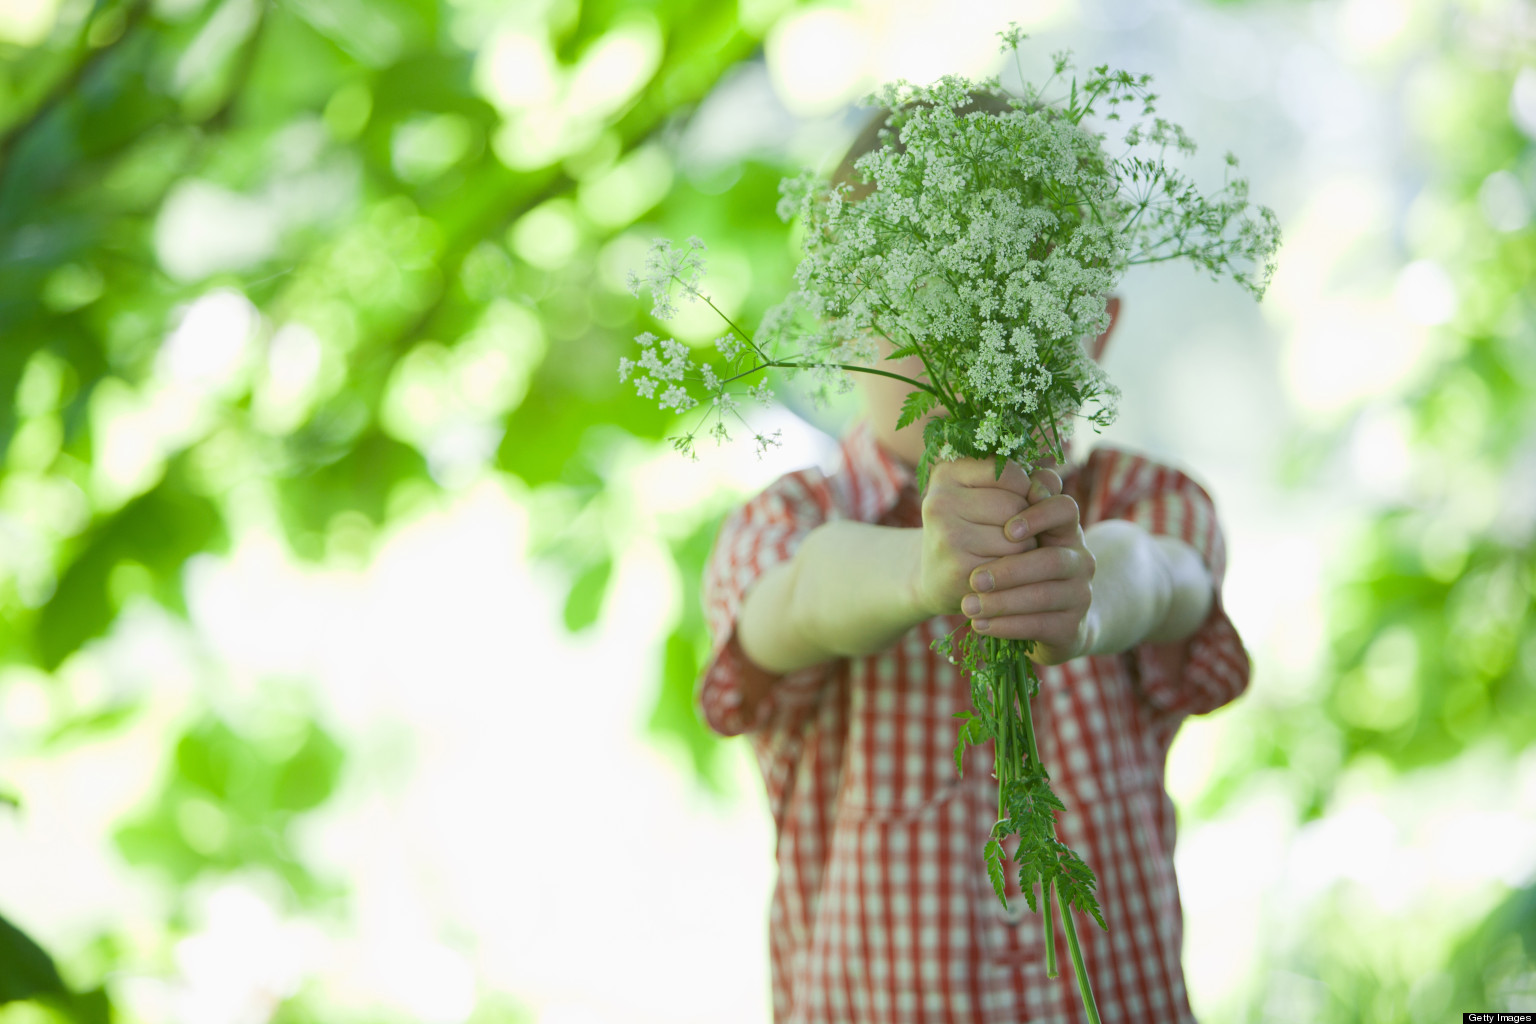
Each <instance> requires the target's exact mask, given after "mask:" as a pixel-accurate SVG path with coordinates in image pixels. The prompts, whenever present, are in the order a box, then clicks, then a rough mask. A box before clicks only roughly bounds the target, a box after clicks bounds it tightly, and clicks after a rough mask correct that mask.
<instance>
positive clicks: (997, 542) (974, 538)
mask: <svg viewBox="0 0 1536 1024" xmlns="http://www.w3.org/2000/svg"><path fill="white" fill-rule="evenodd" d="M944 541H945V543H947V544H948V545H949V547H951V548H952V549H954V550H955V551H957V552H965V553H966V554H968V555H971V556H972V557H973V558H977V559H981V560H983V561H987V562H990V561H993V560H995V559H998V558H1002V557H1003V556H1004V555H1017V554H1021V553H1023V552H1025V551H1032V550H1034V548H1035V547H1036V546H1037V545H1036V542H1035V539H1034V538H1033V537H1027V538H1025V539H1024V540H1022V541H1018V540H1009V539H1008V538H1007V537H1004V536H1003V532H1002V531H1001V530H999V529H998V528H997V527H996V526H987V525H980V524H977V523H968V522H965V521H964V520H961V521H959V522H956V523H952V524H950V526H949V528H948V529H947V530H945V532H944ZM1063 550H1071V549H1070V548H1068V549H1063Z"/></svg>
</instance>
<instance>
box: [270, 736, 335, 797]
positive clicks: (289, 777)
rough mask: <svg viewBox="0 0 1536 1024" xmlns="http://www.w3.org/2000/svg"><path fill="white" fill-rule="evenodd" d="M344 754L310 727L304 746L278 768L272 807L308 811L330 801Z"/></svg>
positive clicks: (273, 788)
mask: <svg viewBox="0 0 1536 1024" xmlns="http://www.w3.org/2000/svg"><path fill="white" fill-rule="evenodd" d="M344 758H345V753H344V752H343V751H342V749H341V746H340V745H339V744H338V743H337V742H336V741H335V740H334V739H332V738H331V735H330V734H329V733H327V732H326V731H325V730H324V729H321V728H320V727H319V726H317V725H314V724H313V723H311V725H310V727H309V731H308V734H307V735H306V736H305V737H304V742H303V744H302V745H301V746H300V747H299V749H298V750H296V751H294V753H293V756H292V757H290V758H288V759H287V760H286V761H284V762H282V764H281V765H279V766H278V769H277V774H276V777H275V778H274V779H273V786H272V806H273V807H274V808H275V809H277V810H282V811H295V812H298V811H308V810H312V809H313V808H316V807H319V806H320V805H321V804H323V803H325V802H326V801H327V800H329V799H330V797H331V794H332V793H333V792H335V790H336V782H337V780H338V779H339V778H340V777H341V763H342V761H343V760H344Z"/></svg>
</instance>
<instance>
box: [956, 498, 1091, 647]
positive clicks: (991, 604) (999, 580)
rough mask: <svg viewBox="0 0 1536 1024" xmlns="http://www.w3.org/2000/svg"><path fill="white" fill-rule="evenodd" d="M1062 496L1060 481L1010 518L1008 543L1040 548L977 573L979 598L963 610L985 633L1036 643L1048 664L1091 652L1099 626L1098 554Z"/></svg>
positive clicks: (974, 575)
mask: <svg viewBox="0 0 1536 1024" xmlns="http://www.w3.org/2000/svg"><path fill="white" fill-rule="evenodd" d="M1053 475H1054V474H1053ZM1060 491H1061V485H1060V482H1059V480H1058V482H1057V485H1056V487H1055V488H1053V489H1052V490H1051V494H1050V495H1049V496H1047V497H1044V498H1043V499H1037V500H1034V501H1033V502H1032V503H1031V504H1030V505H1029V506H1028V507H1027V508H1024V509H1021V510H1020V511H1019V512H1018V513H1016V514H1015V515H1013V516H1011V517H1009V519H1008V522H1007V525H1006V526H1005V527H1004V530H1003V531H1002V532H1003V534H1004V536H1003V537H1002V538H1000V540H1001V541H1007V542H1010V543H1014V544H1018V543H1020V541H1021V540H1023V541H1028V540H1033V541H1036V542H1037V543H1036V544H1034V545H1031V546H1029V547H1027V548H1022V549H1018V550H1015V551H1011V552H1006V553H1004V554H1003V555H1000V556H999V557H998V558H996V559H995V560H993V561H990V562H987V563H986V564H985V565H982V566H978V567H977V568H976V569H975V570H974V571H973V572H972V573H971V576H970V584H971V587H972V589H973V590H975V593H974V594H971V595H969V596H967V597H966V598H965V599H964V601H963V602H962V607H961V610H962V611H963V612H964V613H965V614H966V615H967V616H969V617H970V619H971V626H972V628H974V629H975V630H976V631H977V632H978V633H984V634H986V635H987V636H995V637H1003V638H1006V639H1011V640H1033V641H1035V649H1034V652H1033V654H1032V657H1033V658H1034V659H1035V660H1036V661H1038V662H1041V663H1042V664H1046V665H1058V664H1060V663H1061V662H1064V661H1070V660H1071V659H1073V658H1076V657H1078V656H1079V655H1081V654H1083V653H1085V652H1086V651H1088V650H1089V649H1091V647H1092V646H1093V642H1094V632H1095V629H1096V621H1097V620H1096V619H1095V618H1094V616H1093V615H1092V614H1091V612H1092V605H1093V588H1092V585H1091V581H1092V579H1093V573H1094V559H1093V553H1092V552H1090V551H1089V550H1088V547H1087V545H1086V544H1085V543H1084V540H1083V528H1082V524H1081V523H1080V522H1079V520H1078V508H1077V502H1076V501H1074V500H1073V499H1072V498H1071V497H1070V496H1069V495H1065V494H1062V493H1060ZM1014 538H1018V539H1014Z"/></svg>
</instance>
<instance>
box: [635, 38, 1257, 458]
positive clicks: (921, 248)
mask: <svg viewBox="0 0 1536 1024" xmlns="http://www.w3.org/2000/svg"><path fill="white" fill-rule="evenodd" d="M1003 39H1004V48H1005V52H1007V51H1008V50H1010V49H1011V48H1014V47H1016V46H1017V45H1018V43H1019V41H1020V40H1022V39H1023V35H1022V34H1021V33H1019V32H1018V31H1017V30H1016V29H1015V30H1011V31H1010V32H1008V33H1003ZM1053 64H1054V69H1055V70H1054V75H1053V77H1052V79H1051V80H1050V81H1048V82H1047V83H1046V84H1045V85H1044V86H1040V87H1036V86H1034V85H1030V84H1026V85H1024V87H1023V89H1022V91H1021V93H1020V94H1018V95H1012V94H1009V93H1007V92H1005V91H1004V90H1003V89H1002V88H1001V86H1000V84H999V82H998V81H997V80H996V79H987V80H983V81H980V82H973V81H970V80H968V79H965V78H961V77H957V76H947V77H944V78H941V79H939V80H938V81H937V82H935V83H933V84H931V85H913V84H912V83H909V82H895V83H891V84H889V85H885V86H883V87H881V88H880V89H878V90H877V91H876V92H875V93H874V94H873V95H872V96H870V97H869V98H868V99H867V101H866V102H868V103H869V104H870V105H873V106H877V107H879V108H882V109H884V110H886V111H888V112H890V113H889V115H888V117H887V119H886V122H885V125H884V127H883V128H882V130H881V132H880V145H879V146H877V147H876V148H874V149H873V150H871V151H870V152H868V153H865V154H864V155H863V156H861V157H859V159H858V160H857V161H855V163H854V169H855V174H856V176H857V178H858V179H860V181H861V182H862V188H861V190H860V193H859V194H858V198H857V199H856V200H855V190H854V189H853V188H852V187H851V186H850V185H848V184H833V183H831V182H828V181H825V180H823V179H821V178H818V177H817V176H815V175H813V174H811V173H809V172H807V173H803V174H800V175H797V176H795V177H792V178H787V179H785V180H784V181H783V182H782V183H781V184H780V187H779V196H780V198H779V204H778V213H779V215H780V217H782V218H783V219H785V220H793V219H799V221H800V223H801V226H802V229H803V236H804V239H805V242H804V255H803V258H802V260H801V262H800V265H799V266H798V267H797V268H796V271H795V287H794V290H793V291H792V292H791V294H790V295H789V296H788V297H787V298H786V299H785V300H784V301H783V302H781V303H779V304H778V305H776V306H774V307H773V308H771V309H770V310H769V311H768V312H767V313H766V314H764V316H763V317H762V319H761V322H760V323H759V325H758V328H757V330H756V332H755V334H748V333H747V332H745V331H743V330H742V329H741V328H740V327H739V326H738V325H737V324H735V323H734V322H731V321H730V320H729V319H728V318H725V317H724V314H722V319H724V320H725V322H726V324H727V326H729V327H730V330H729V331H728V332H727V333H726V334H725V335H724V336H722V337H721V338H719V339H717V340H716V342H715V345H714V348H715V351H716V352H717V353H718V354H719V356H720V358H721V359H723V360H724V361H725V364H726V365H727V366H728V367H729V368H730V371H729V372H726V371H725V370H719V371H717V370H715V369H714V368H712V367H709V366H706V365H705V364H703V363H697V364H695V363H694V362H692V361H691V359H690V357H689V355H688V353H687V351H686V346H683V345H681V344H680V343H678V342H675V341H670V340H668V341H658V340H657V339H655V338H654V337H653V336H650V335H641V337H640V338H639V339H637V340H639V341H640V343H641V348H642V352H641V356H640V361H639V363H638V364H635V365H636V366H638V367H639V368H640V369H643V370H645V371H646V372H647V373H649V374H650V375H651V378H654V379H655V380H659V381H662V382H664V383H665V384H666V385H668V386H667V387H666V388H665V389H664V390H663V391H662V397H661V400H662V402H663V403H664V404H665V405H666V407H668V408H683V407H684V405H683V403H682V402H681V400H680V398H678V397H677V394H676V392H677V390H678V389H681V388H686V387H692V386H702V388H703V390H704V391H705V392H706V393H707V394H709V395H711V396H712V401H710V402H709V403H708V409H707V412H708V414H709V415H712V416H714V417H715V419H716V421H717V422H722V421H723V419H724V418H725V417H728V416H734V417H737V418H740V417H741V412H740V410H739V408H738V407H737V405H736V404H735V403H734V402H732V401H728V400H727V398H728V391H727V389H728V387H729V386H731V385H733V384H735V383H736V382H738V381H745V379H746V378H748V377H750V376H752V375H753V374H756V373H759V372H761V371H763V370H766V369H768V368H770V367H781V368H784V369H787V370H790V371H794V370H809V371H811V380H812V385H811V388H810V391H811V397H812V400H813V401H816V400H818V398H822V397H825V396H829V395H831V394H834V393H838V392H842V391H846V390H847V389H848V388H850V387H851V386H852V384H851V380H850V377H849V371H860V370H864V371H871V370H872V371H878V372H889V371H884V370H883V369H882V367H881V366H880V365H879V358H878V355H879V353H878V350H877V346H876V339H885V340H887V341H889V342H890V343H891V344H892V345H893V346H894V347H895V350H896V352H897V354H899V355H904V356H918V357H921V359H922V362H923V364H924V366H925V368H926V370H927V372H926V374H925V375H924V378H923V379H922V380H911V381H910V383H911V384H912V386H913V387H914V388H915V389H918V390H919V391H921V392H922V393H923V394H924V395H925V399H924V401H925V402H926V403H927V404H926V405H925V406H924V408H925V409H932V408H934V407H937V406H942V407H943V410H944V414H943V415H942V416H941V417H939V418H938V420H937V421H932V420H931V421H930V426H931V425H932V423H933V422H939V423H940V424H941V425H940V426H939V427H937V428H933V434H932V436H931V437H927V436H926V435H925V452H924V458H923V461H922V463H921V464H920V465H919V467H918V476H919V480H920V481H921V480H924V479H925V478H926V475H927V471H928V468H929V466H930V464H931V462H932V461H933V459H935V458H961V457H965V458H998V459H1003V458H1009V459H1013V460H1015V461H1018V462H1020V463H1022V464H1024V465H1027V466H1028V465H1034V464H1035V463H1037V462H1038V461H1040V460H1041V459H1042V458H1045V457H1046V456H1053V457H1055V458H1056V459H1057V460H1058V461H1061V460H1064V458H1065V453H1064V452H1063V450H1062V446H1063V443H1064V442H1063V439H1064V438H1065V437H1066V436H1067V434H1068V433H1069V432H1070V429H1071V426H1072V424H1073V423H1074V422H1075V421H1076V420H1078V419H1087V420H1088V421H1089V422H1091V423H1092V424H1093V425H1094V426H1095V427H1101V426H1104V425H1106V424H1108V423H1109V422H1110V421H1112V420H1113V418H1114V415H1115V410H1116V406H1117V403H1118V398H1119V392H1118V391H1117V390H1116V389H1115V387H1114V386H1113V385H1112V384H1111V383H1110V382H1109V380H1108V379H1107V378H1106V377H1105V376H1104V373H1103V371H1102V370H1101V369H1100V368H1099V367H1098V366H1097V364H1095V363H1094V362H1093V360H1092V359H1091V358H1089V357H1088V355H1087V353H1086V351H1085V349H1084V342H1085V340H1087V339H1091V338H1093V337H1096V336H1097V335H1099V334H1100V333H1102V332H1103V331H1104V329H1105V328H1106V327H1107V325H1108V322H1109V317H1108V315H1107V312H1106V299H1107V296H1108V295H1109V293H1110V291H1111V290H1112V289H1113V288H1114V287H1115V285H1116V282H1118V281H1119V279H1120V277H1121V275H1123V274H1124V272H1125V271H1126V270H1127V269H1128V268H1129V267H1132V266H1136V265H1140V264H1147V263H1158V262H1165V261H1168V260H1173V259H1184V260H1188V261H1189V262H1191V263H1193V264H1194V265H1195V266H1197V267H1199V268H1200V269H1202V270H1204V271H1206V272H1207V273H1209V274H1211V275H1212V276H1213V277H1217V278H1228V279H1231V280H1233V281H1235V282H1236V283H1238V284H1239V285H1241V286H1242V287H1244V288H1246V289H1247V290H1248V291H1249V292H1250V293H1252V294H1253V295H1254V296H1255V297H1261V296H1262V295H1263V293H1264V290H1265V288H1266V287H1267V285H1268V283H1269V279H1270V276H1271V275H1272V274H1273V271H1274V254H1275V251H1276V249H1277V248H1278V245H1279V238H1280V235H1279V228H1278V226H1277V222H1276V220H1275V216H1274V214H1273V213H1272V212H1271V211H1270V210H1268V209H1267V208H1265V207H1262V206H1257V207H1256V206H1253V205H1251V204H1250V203H1249V202H1248V185H1247V182H1246V181H1244V180H1243V179H1241V178H1238V177H1236V176H1235V171H1236V168H1237V161H1236V159H1235V158H1233V157H1231V156H1230V154H1229V155H1228V158H1227V162H1226V170H1225V173H1226V178H1225V179H1224V182H1223V184H1222V187H1221V188H1219V189H1217V190H1216V191H1215V192H1213V193H1209V194H1208V193H1206V192H1204V191H1202V190H1201V189H1199V188H1198V187H1196V186H1195V184H1194V183H1193V182H1192V181H1190V180H1189V178H1188V177H1187V176H1186V175H1185V174H1184V173H1183V172H1182V171H1180V170H1179V169H1177V168H1176V167H1174V166H1173V165H1172V164H1170V163H1169V162H1167V160H1166V159H1165V158H1166V157H1168V156H1169V155H1170V154H1173V155H1177V154H1185V155H1187V154H1190V153H1193V152H1194V150H1195V144H1194V142H1193V141H1192V140H1191V139H1190V138H1189V136H1188V134H1187V133H1186V132H1185V131H1184V130H1183V129H1182V128H1181V127H1179V126H1178V125H1176V124H1173V123H1172V122H1170V121H1167V120H1166V119H1164V118H1161V117H1159V116H1157V113H1156V96H1155V94H1153V93H1152V91H1151V78H1150V77H1149V76H1147V75H1133V74H1130V73H1128V72H1125V71H1114V70H1111V69H1110V68H1108V67H1107V66H1104V67H1098V68H1095V69H1093V70H1092V71H1090V72H1087V73H1086V74H1081V75H1079V74H1078V73H1077V72H1076V71H1075V70H1074V68H1073V64H1072V58H1071V54H1070V53H1065V52H1064V53H1059V54H1056V55H1055V56H1054V57H1053ZM983 101H985V102H983ZM1110 128H1113V129H1115V132H1116V134H1117V135H1118V138H1115V139H1113V140H1111V139H1110V137H1109V135H1108V134H1107V130H1108V129H1110ZM1111 141H1113V143H1114V144H1113V145H1109V144H1108V143H1110V142H1111ZM1115 154H1118V155H1115ZM704 252H705V247H704V243H703V242H702V241H701V240H700V239H698V238H690V239H688V241H687V242H686V243H685V244H684V245H683V246H682V247H677V246H674V245H673V244H672V243H671V242H669V241H667V240H665V239H658V240H657V241H656V243H655V244H654V245H653V246H652V248H651V250H650V252H649V253H648V254H647V256H646V259H645V265H644V268H643V271H642V272H641V273H639V274H636V275H634V276H633V278H632V281H631V284H632V288H633V289H634V290H635V292H636V294H637V295H638V293H639V291H640V290H641V289H647V290H649V291H650V293H651V296H652V299H653V303H654V305H653V313H654V315H655V316H656V317H658V318H666V317H668V316H671V315H672V314H673V313H675V312H676V309H677V305H676V303H677V301H678V298H679V297H681V298H683V299H685V300H687V301H703V302H706V303H708V304H710V305H711V306H713V305H714V303H713V302H712V301H711V300H710V299H709V297H708V296H707V295H706V294H705V293H704V292H703V291H701V289H700V283H701V281H702V278H703V272H704ZM717 312H718V309H717ZM621 366H622V367H623V368H622V369H621V378H622V377H623V376H624V375H626V374H627V373H629V371H630V369H632V368H633V367H631V366H630V365H629V364H628V363H627V362H626V363H625V364H621ZM760 387H761V390H760V391H759V390H749V391H748V392H747V394H748V395H749V396H750V397H752V398H756V399H758V400H760V401H764V402H766V401H767V400H768V392H767V389H766V387H762V386H760ZM687 407H688V408H691V407H692V406H687ZM701 426H702V424H701ZM697 429H698V428H696V430H695V431H694V432H692V433H690V435H689V437H690V443H691V437H692V436H693V433H696V432H697ZM712 433H714V436H723V434H722V433H716V432H712Z"/></svg>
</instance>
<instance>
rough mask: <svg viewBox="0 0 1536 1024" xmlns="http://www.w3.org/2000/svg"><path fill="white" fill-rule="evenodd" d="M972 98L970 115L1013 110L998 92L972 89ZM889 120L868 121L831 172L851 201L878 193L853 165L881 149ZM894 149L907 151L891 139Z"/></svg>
mask: <svg viewBox="0 0 1536 1024" xmlns="http://www.w3.org/2000/svg"><path fill="white" fill-rule="evenodd" d="M970 97H971V103H970V105H969V106H967V107H966V108H965V110H966V112H967V113H969V112H972V111H981V112H983V113H987V114H1005V113H1007V112H1008V111H1010V110H1013V109H1014V107H1013V105H1012V104H1011V103H1010V102H1009V101H1008V97H1006V96H1002V95H999V94H998V93H995V92H986V91H983V90H980V89H973V90H971V93H970ZM919 105H920V106H926V105H927V104H914V106H919ZM890 117H891V111H890V110H885V109H881V110H877V111H875V112H874V113H873V114H871V115H870V117H869V120H868V121H866V122H865V124H864V127H863V129H861V130H860V131H859V134H858V135H857V136H856V137H855V138H854V140H853V143H852V145H850V146H849V147H848V152H847V153H846V154H845V155H844V156H843V159H842V162H841V163H839V164H838V165H837V169H836V170H835V171H833V172H832V183H833V184H834V185H847V186H848V187H849V188H850V189H852V191H851V192H850V193H849V194H848V198H849V199H854V200H858V199H863V198H864V197H865V196H867V195H869V194H870V193H871V192H873V191H874V190H875V186H874V183H873V182H869V181H864V180H863V179H861V178H860V177H859V175H858V171H857V170H856V169H855V168H854V166H853V165H854V162H855V161H857V160H858V159H859V157H861V156H863V155H864V154H865V153H870V152H873V151H874V150H876V149H879V148H880V130H881V129H882V128H884V127H885V126H886V122H887V121H889V120H890ZM891 148H893V149H895V150H896V152H898V153H905V152H906V151H907V147H906V146H905V145H904V144H903V143H902V141H901V139H900V138H892V140H891Z"/></svg>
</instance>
